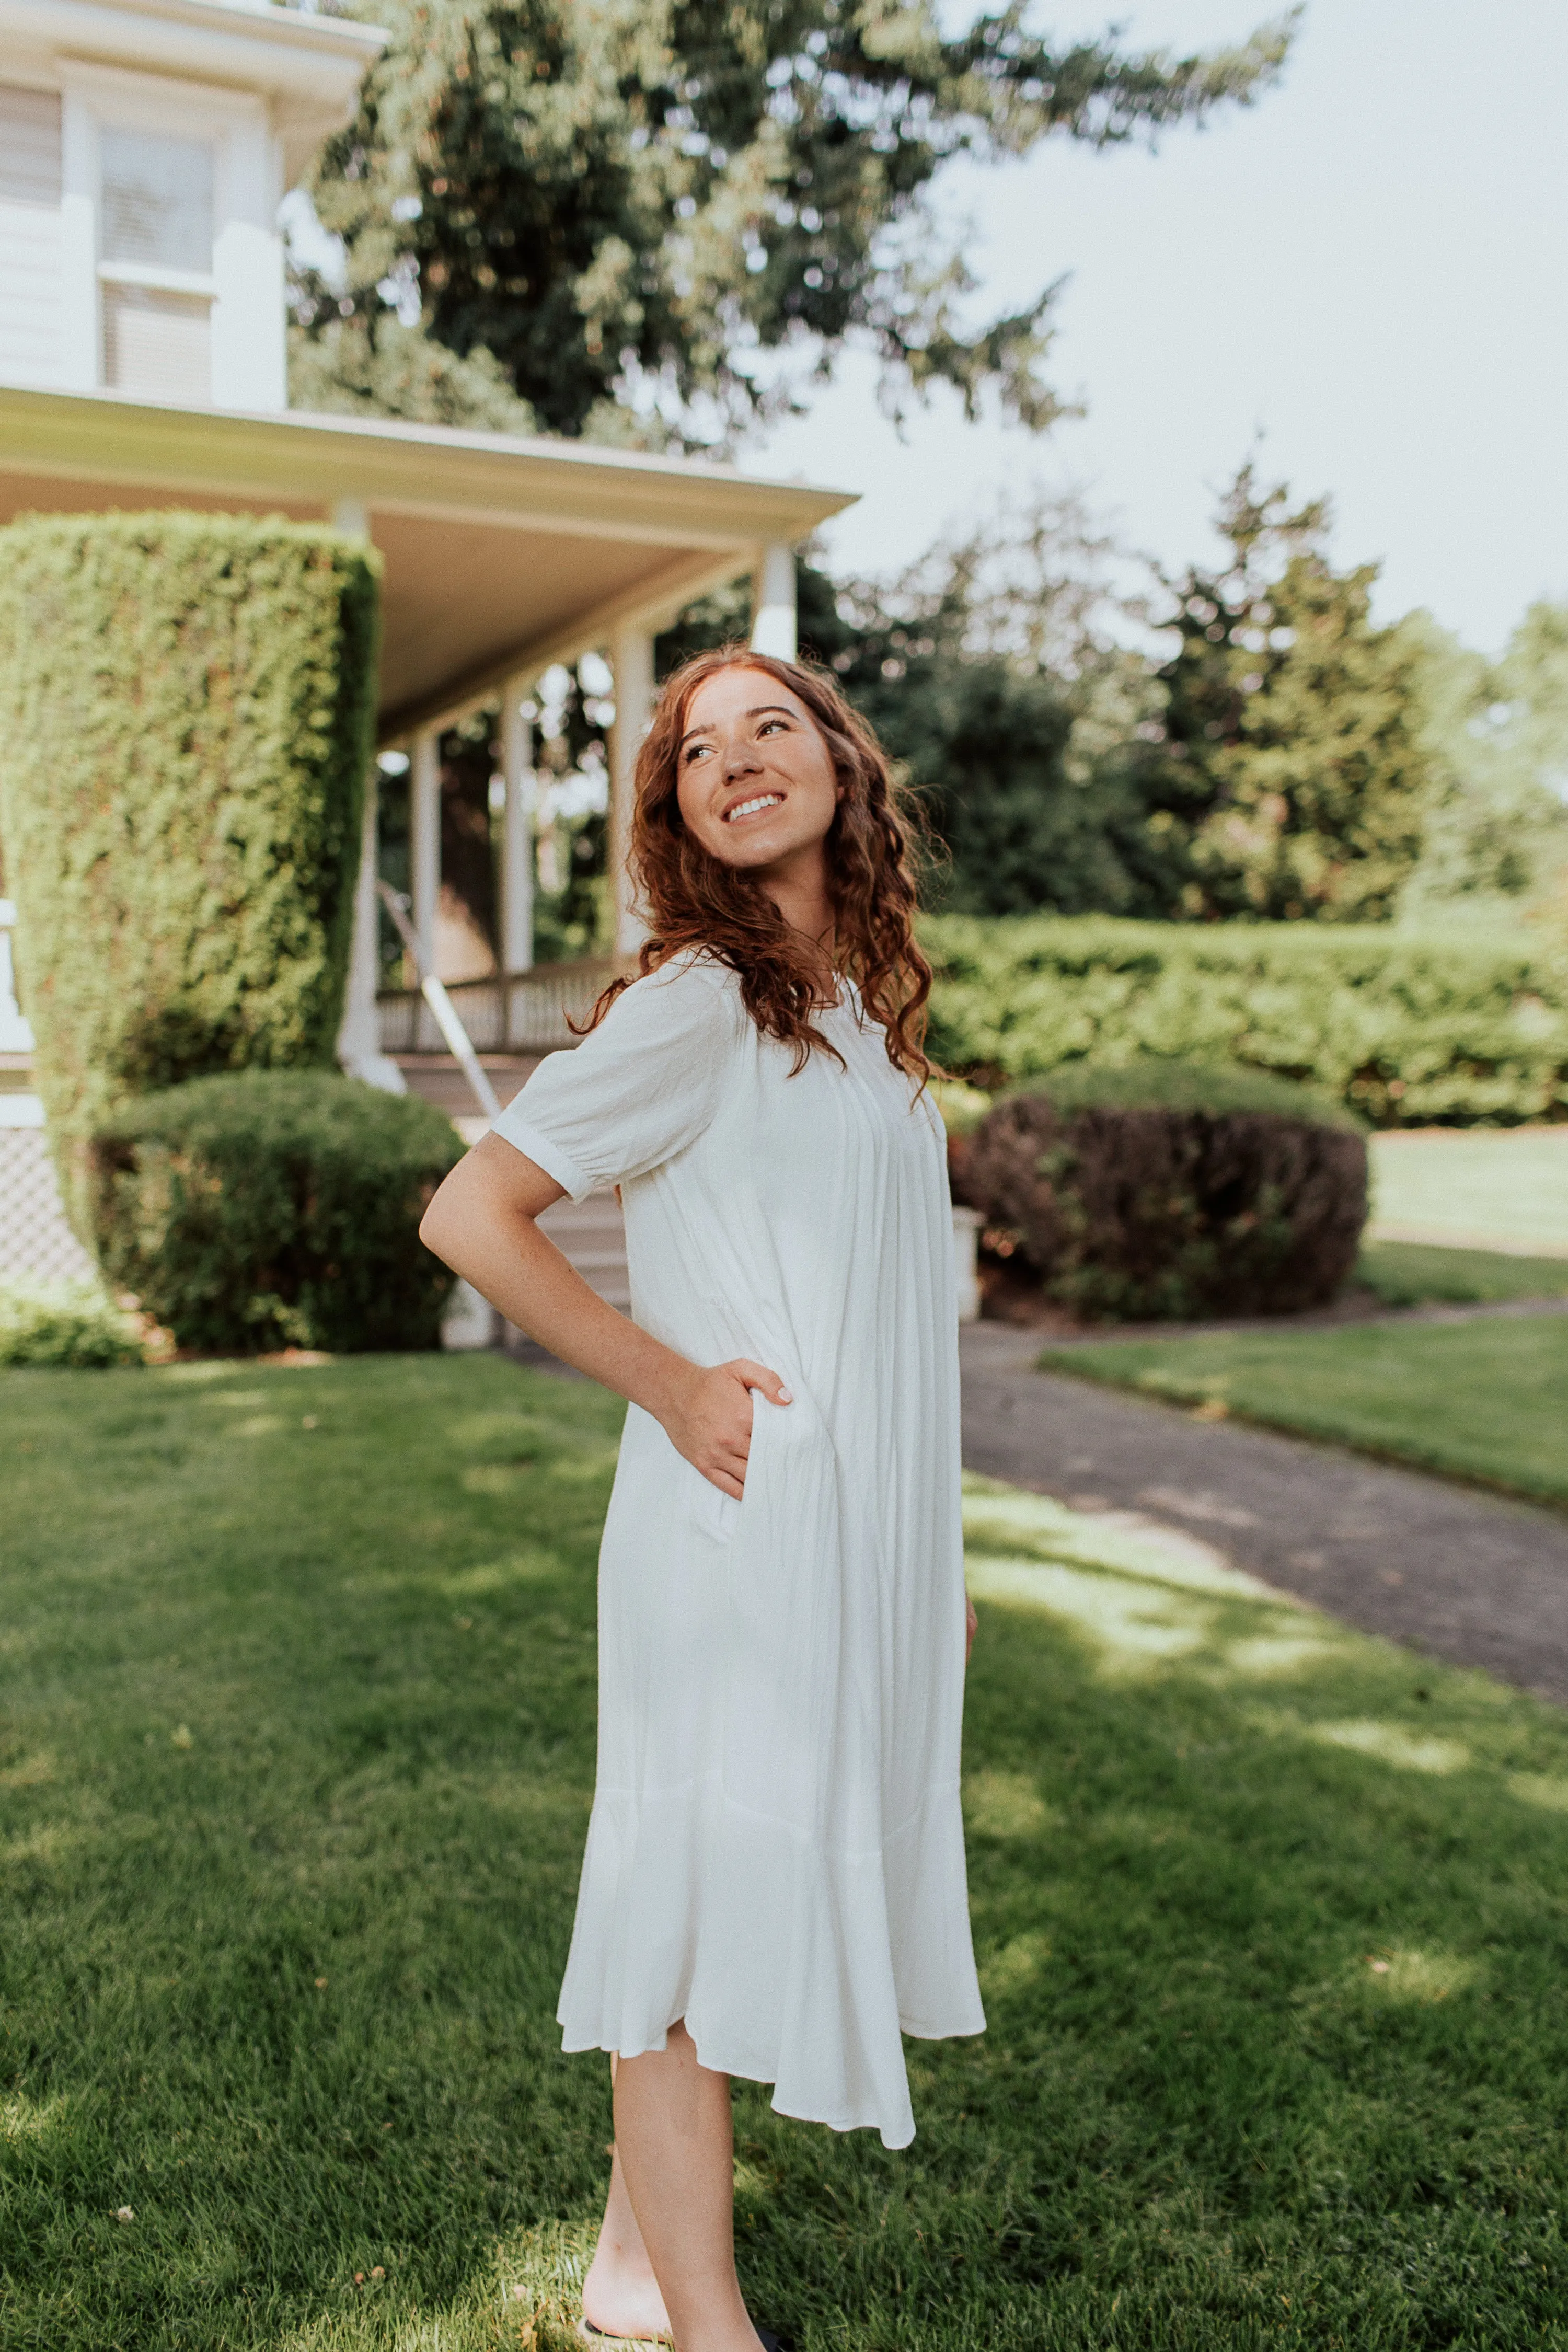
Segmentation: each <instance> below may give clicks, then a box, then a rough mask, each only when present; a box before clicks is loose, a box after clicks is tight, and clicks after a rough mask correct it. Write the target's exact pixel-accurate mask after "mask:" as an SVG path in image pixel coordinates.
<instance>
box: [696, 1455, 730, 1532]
mask: <svg viewBox="0 0 1568 2352" xmlns="http://www.w3.org/2000/svg"><path fill="white" fill-rule="evenodd" d="M696 1475H697V1476H698V1477H699V1478H701V1479H702V1492H701V1494H700V1496H699V1497H698V1502H697V1524H698V1526H699V1527H700V1528H701V1530H702V1532H703V1534H704V1535H705V1536H711V1537H712V1538H713V1540H714V1542H715V1543H728V1542H729V1540H730V1538H731V1536H732V1535H733V1534H734V1532H735V1522H736V1521H737V1519H738V1518H739V1517H740V1516H741V1506H740V1504H739V1503H738V1502H737V1501H736V1499H735V1497H734V1496H733V1495H726V1494H724V1493H722V1492H721V1489H720V1488H719V1487H717V1486H714V1485H713V1484H712V1482H711V1480H710V1479H707V1478H703V1477H702V1473H701V1472H700V1470H699V1471H698V1472H697V1473H696Z"/></svg>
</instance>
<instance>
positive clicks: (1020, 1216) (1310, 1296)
mask: <svg viewBox="0 0 1568 2352" xmlns="http://www.w3.org/2000/svg"><path fill="white" fill-rule="evenodd" d="M1289 1091H1290V1090H1289V1089H1288V1088H1286V1087H1283V1086H1282V1085H1281V1084H1280V1083H1279V1081H1269V1080H1267V1079H1265V1080H1262V1081H1259V1080H1258V1079H1255V1078H1249V1077H1248V1076H1247V1074H1246V1073H1236V1072H1231V1071H1223V1070H1221V1071H1215V1070H1212V1069H1204V1068H1198V1069H1193V1070H1188V1071H1186V1072H1184V1073H1183V1074H1182V1076H1180V1078H1177V1077H1176V1076H1174V1074H1173V1070H1172V1068H1171V1067H1170V1066H1158V1065H1157V1066H1155V1068H1154V1070H1153V1071H1152V1072H1150V1071H1146V1070H1144V1069H1142V1068H1131V1069H1127V1070H1118V1071H1112V1072H1092V1071H1089V1070H1079V1071H1075V1072H1074V1073H1073V1074H1072V1079H1071V1083H1070V1084H1069V1085H1066V1086H1063V1087H1061V1088H1060V1089H1059V1090H1058V1088H1056V1087H1054V1086H1053V1087H1051V1088H1049V1089H1048V1090H1042V1091H1040V1092H1037V1093H1028V1094H1016V1095H1010V1096H1007V1097H1005V1099H1004V1100H1003V1101H1001V1102H999V1103H997V1104H996V1105H995V1107H994V1109H992V1110H991V1111H989V1112H988V1113H987V1114H986V1116H985V1118H984V1119H982V1121H981V1122H980V1125H979V1126H978V1127H977V1128H976V1129H975V1130H974V1133H973V1136H971V1137H970V1138H969V1139H968V1140H967V1142H965V1143H964V1144H963V1145H962V1146H960V1147H958V1149H959V1150H960V1152H961V1154H962V1158H961V1160H960V1166H959V1177H960V1182H961V1185H962V1189H963V1191H964V1192H967V1194H968V1196H969V1198H970V1199H971V1200H972V1201H973V1202H974V1204H975V1205H976V1207H978V1208H979V1209H981V1210H982V1211H983V1213H984V1214H985V1216H986V1217H987V1218H988V1219H989V1220H990V1221H991V1223H992V1224H993V1225H994V1226H997V1227H1001V1228H1002V1229H1003V1230H1004V1232H1005V1234H1007V1235H1008V1237H1009V1238H1010V1239H1011V1240H1012V1241H1013V1243H1014V1244H1016V1247H1017V1249H1018V1251H1019V1253H1020V1254H1021V1255H1022V1256H1023V1257H1024V1259H1025V1261H1026V1264H1027V1265H1029V1266H1030V1267H1032V1268H1033V1270H1034V1271H1035V1272H1036V1273H1037V1274H1038V1275H1039V1276H1040V1277H1041V1279H1042V1282H1043V1284H1044V1286H1045V1289H1046V1291H1047V1295H1048V1296H1049V1297H1052V1298H1055V1299H1057V1300H1058V1302H1059V1303H1060V1304H1061V1305H1063V1306H1065V1307H1072V1308H1073V1309H1075V1310H1076V1311H1077V1312H1078V1313H1079V1314H1081V1315H1085V1316H1090V1317H1107V1318H1126V1319H1137V1320H1144V1319H1148V1320H1158V1319H1163V1318H1174V1319H1177V1320H1181V1321H1191V1320H1193V1319H1194V1318H1197V1317H1201V1316H1205V1315H1235V1314H1253V1315H1259V1314H1290V1313H1294V1312H1296V1311H1297V1310H1298V1309H1300V1308H1302V1307H1317V1306H1321V1305H1323V1304H1324V1303H1325V1302H1326V1301H1327V1300H1329V1299H1331V1297H1333V1296H1334V1294H1335V1292H1336V1291H1337V1290H1338V1289H1339V1288H1340V1286H1341V1285H1342V1283H1343V1282H1344V1280H1345V1278H1346V1276H1348V1275H1349V1274H1350V1272H1351V1269H1352V1266H1353V1265H1354V1264H1355V1257H1356V1247H1357V1244H1358V1242H1359V1240H1360V1238H1361V1231H1362V1227H1363V1224H1364V1223H1365V1222H1366V1211H1367V1163H1366V1144H1365V1141H1364V1139H1363V1136H1362V1134H1361V1133H1360V1131H1359V1129H1357V1127H1356V1126H1355V1123H1354V1122H1353V1121H1352V1120H1351V1119H1349V1118H1346V1117H1345V1115H1344V1114H1343V1113H1342V1111H1340V1110H1338V1109H1337V1108H1331V1111H1330V1115H1329V1116H1328V1117H1327V1118H1324V1117H1321V1116H1319V1115H1316V1114H1315V1108H1314V1106H1313V1105H1312V1103H1311V1100H1310V1097H1308V1098H1307V1100H1306V1101H1305V1102H1304V1103H1302V1104H1300V1105H1298V1106H1295V1107H1291V1108H1284V1107H1282V1106H1281V1104H1280V1103H1279V1101H1277V1100H1274V1099H1271V1097H1276V1096H1279V1095H1287V1096H1288V1094H1289ZM1249 1094H1250V1095H1252V1096H1253V1097H1254V1099H1253V1100H1252V1101H1250V1102H1249V1101H1248V1100H1247V1096H1248V1095H1249Z"/></svg>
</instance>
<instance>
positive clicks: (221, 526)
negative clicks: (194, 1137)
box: [0, 512, 379, 1236]
mask: <svg viewBox="0 0 1568 2352" xmlns="http://www.w3.org/2000/svg"><path fill="white" fill-rule="evenodd" d="M378 569H379V567H378V562H377V559H376V557H375V555H374V552H373V551H371V550H369V549H367V548H366V547H364V546H363V544H362V543H361V542H360V541H357V540H352V539H347V538H343V537H341V536H339V535H337V534H334V533H332V532H331V531H326V530H319V529H317V528H315V527H314V526H306V525H302V524H298V523H291V522H287V521H284V520H281V519H267V520H255V519H251V518H248V517H236V516H225V515H208V514H184V513H176V512H164V513H155V514H145V515H90V516H59V517H31V518H26V519H25V520H22V521H19V522H16V523H13V524H11V525H10V526H8V527H7V528H6V529H5V530H4V531H0V744H3V746H4V749H3V750H0V837H3V838H4V841H5V851H6V860H7V867H8V873H9V882H10V887H11V889H12V891H13V893H14V895H15V896H16V901H17V908H18V924H17V961H18V967H19V972H20V977H21V982H22V986H23V989H24V992H25V997H26V1008H27V1013H28V1016H29V1018H30V1020H31V1022H32V1024H33V1028H34V1031H35V1034H36V1035H37V1073H38V1087H39V1091H40V1093H41V1094H42V1096H43V1097H44V1102H45V1107H46V1110H47V1118H48V1123H49V1128H50V1131H51V1133H52V1135H53V1138H54V1140H55V1148H56V1152H57V1156H58V1160H59V1161H60V1166H61V1174H62V1179H63V1182H64V1189H65V1192H66V1196H67V1201H68V1207H69V1208H70V1210H71V1213H72V1216H73V1221H74V1222H75V1223H76V1224H77V1228H78V1230H79V1232H80V1233H82V1234H84V1236H85V1234H86V1233H87V1230H88V1219H87V1200H86V1181H87V1180H86V1169H85V1160H84V1154H85V1147H86V1144H87V1140H88V1139H89V1137H90V1135H91V1134H92V1133H93V1132H94V1130H95V1129H97V1128H99V1127H100V1126H101V1125H102V1124H103V1123H104V1122H105V1121H106V1120H107V1119H108V1118H110V1116H111V1115H112V1114H113V1113H114V1112H115V1111H116V1110H117V1109H119V1108H121V1107H122V1106H123V1105H124V1104H125V1103H126V1102H127V1100H128V1099H130V1098H131V1097H133V1096H136V1095H139V1094H142V1093H146V1092H149V1091H151V1090H153V1089H154V1088H157V1087H167V1086H171V1085H176V1084H179V1083H181V1082H182V1081H184V1080H185V1079H187V1078H192V1077H196V1076H201V1075H203V1074H205V1073H208V1072H214V1071H224V1070H237V1069H243V1068H247V1067H250V1066H261V1067H267V1068H279V1067H297V1066H303V1067H307V1068H325V1067H328V1066H331V1061H332V1050H333V1044H334V1040H335V1038H336V1034H337V1029H338V1023H339V1019H340V1015H341V1012H342V993H343V983H344V978H345V974H346V971H347V964H348V953H349V941H350V935H351V931H352V928H353V889H354V878H355V875H356V872H357V868H358V862H359V840H360V817H361V809H362V805H363V783H364V775H365V771H366V766H367V763H368V761H369V757H370V752H371V749H372V744H373V740H374V709H375V684H376V656H377V647H378V633H379V606H378V589H377V573H378Z"/></svg>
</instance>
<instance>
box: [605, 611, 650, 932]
mask: <svg viewBox="0 0 1568 2352" xmlns="http://www.w3.org/2000/svg"><path fill="white" fill-rule="evenodd" d="M610 667H611V669H612V670H613V671H614V672H615V678H616V717H615V724H614V725H613V726H612V728H611V729H610V825H609V867H610V874H611V877H612V887H613V889H614V894H615V909H616V925H615V952H616V955H617V956H635V955H636V953H637V950H638V948H639V947H640V946H641V945H642V942H643V939H644V937H645V935H646V932H647V925H646V924H645V923H643V922H642V921H641V919H639V917H638V915H637V909H636V908H635V907H634V905H633V903H632V895H631V885H630V882H629V880H628V877H627V875H626V851H627V849H628V847H629V846H630V844H631V837H632V806H633V797H634V794H633V772H634V769H635V767H636V764H637V749H638V746H639V745H640V744H641V742H642V739H643V737H644V736H645V735H646V734H647V728H648V720H649V719H651V718H652V716H653V632H652V630H651V629H633V628H620V629H617V630H616V634H615V635H614V636H613V637H612V639H611V640H610Z"/></svg>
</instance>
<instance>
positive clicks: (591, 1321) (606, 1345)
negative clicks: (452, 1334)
mask: <svg viewBox="0 0 1568 2352" xmlns="http://www.w3.org/2000/svg"><path fill="white" fill-rule="evenodd" d="M502 1148H503V1149H510V1147H502ZM479 1157H480V1155H479V1153H475V1154H471V1155H470V1157H469V1159H468V1160H466V1161H465V1162H464V1163H463V1165H462V1167H461V1168H459V1169H458V1170H457V1171H455V1174H454V1176H452V1177H448V1179H447V1183H446V1184H445V1185H444V1186H443V1187H442V1190H441V1192H439V1193H437V1197H436V1199H435V1200H434V1201H433V1202H431V1204H430V1207H429V1208H428V1209H427V1210H426V1213H425V1220H424V1223H422V1224H421V1226H420V1228H419V1234H420V1239H421V1240H422V1241H423V1242H424V1243H425V1244H426V1248H427V1249H430V1250H432V1251H433V1252H434V1253H435V1255H437V1257H438V1258H441V1259H443V1260H444V1261H445V1262H446V1264H447V1265H449V1266H450V1267H451V1268H452V1270H453V1272H454V1273H455V1274H458V1275H460V1276H462V1278H463V1280H464V1281H465V1282H471V1283H472V1284H473V1286H474V1288H475V1289H476V1290H477V1291H479V1292H480V1294H481V1295H482V1296H483V1297H486V1298H488V1299H489V1302H490V1304H491V1306H492V1307H499V1308H500V1312H501V1313H502V1314H503V1315H504V1316H505V1317H506V1319H507V1321H508V1322H509V1323H513V1324H515V1325H516V1326H517V1328H518V1329H519V1330H520V1331H526V1332H527V1334H528V1336H529V1338H530V1339H537V1340H538V1341H539V1343H540V1345H541V1346H542V1347H544V1348H548V1349H550V1351H551V1353H552V1355H555V1356H559V1357H560V1358H561V1360H562V1361H563V1363H568V1364H570V1365H572V1366H573V1368H574V1370H577V1371H580V1372H585V1373H586V1374H587V1376H588V1378H589V1379H590V1380H594V1381H599V1382H600V1383H601V1384H602V1386H604V1387H605V1388H607V1389H613V1390H614V1391H616V1395H617V1396H624V1397H626V1398H627V1399H628V1400H629V1402H631V1403H633V1404H637V1405H641V1406H642V1408H643V1409H644V1411H645V1412H651V1413H653V1414H654V1415H655V1417H656V1418H657V1419H658V1420H660V1421H663V1420H664V1419H665V1418H666V1417H667V1416H668V1413H669V1412H671V1410H672V1409H674V1408H676V1407H677V1405H678V1402H679V1395H680V1392H681V1391H682V1389H683V1388H684V1387H685V1386H686V1385H687V1383H688V1382H689V1379H690V1377H691V1376H692V1375H693V1374H694V1373H695V1371H696V1367H695V1366H694V1365H692V1364H689V1362H688V1361H687V1360H686V1358H685V1357H684V1356H679V1355H677V1353H676V1352H675V1350H674V1349H673V1348H667V1347H666V1346H665V1345H664V1343H663V1341H662V1340H659V1339H654V1338H653V1337H652V1335H651V1334H650V1333H649V1332H647V1331H643V1330H640V1329H639V1328H638V1327H637V1324H635V1323H633V1322H631V1321H630V1320H629V1319H628V1318H627V1317H626V1316H625V1315H620V1314H617V1313H616V1309H615V1308H614V1307H611V1306H608V1305H607V1304H606V1303H605V1300H604V1299H602V1298H601V1297H599V1295H598V1293H597V1292H596V1291H595V1290H593V1289H591V1288H590V1287H589V1286H588V1284H587V1283H585V1282H584V1279H583V1277H582V1276H581V1275H580V1274H579V1273H578V1272H577V1270H576V1268H575V1266H574V1265H570V1264H569V1263H568V1261H567V1260H566V1259H565V1258H564V1257H563V1255H562V1254H561V1252H560V1251H559V1250H558V1249H557V1248H556V1246H555V1244H554V1243H553V1242H552V1241H551V1240H550V1238H549V1236H548V1235H547V1234H542V1233H541V1231H540V1229H539V1227H538V1225H537V1224H536V1223H535V1222H534V1219H533V1217H532V1216H531V1214H529V1213H528V1212H527V1211H526V1210H524V1209H522V1208H520V1207H519V1206H518V1205H517V1203H516V1202H515V1201H513V1200H507V1199H504V1198H498V1197H497V1194H498V1192H500V1189H501V1188H500V1186H499V1185H498V1184H497V1183H495V1182H493V1181H486V1180H487V1177H488V1176H489V1171H487V1170H485V1169H483V1168H482V1167H479V1166H476V1164H475V1163H476V1161H477V1160H479ZM459 1180H463V1181H459Z"/></svg>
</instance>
